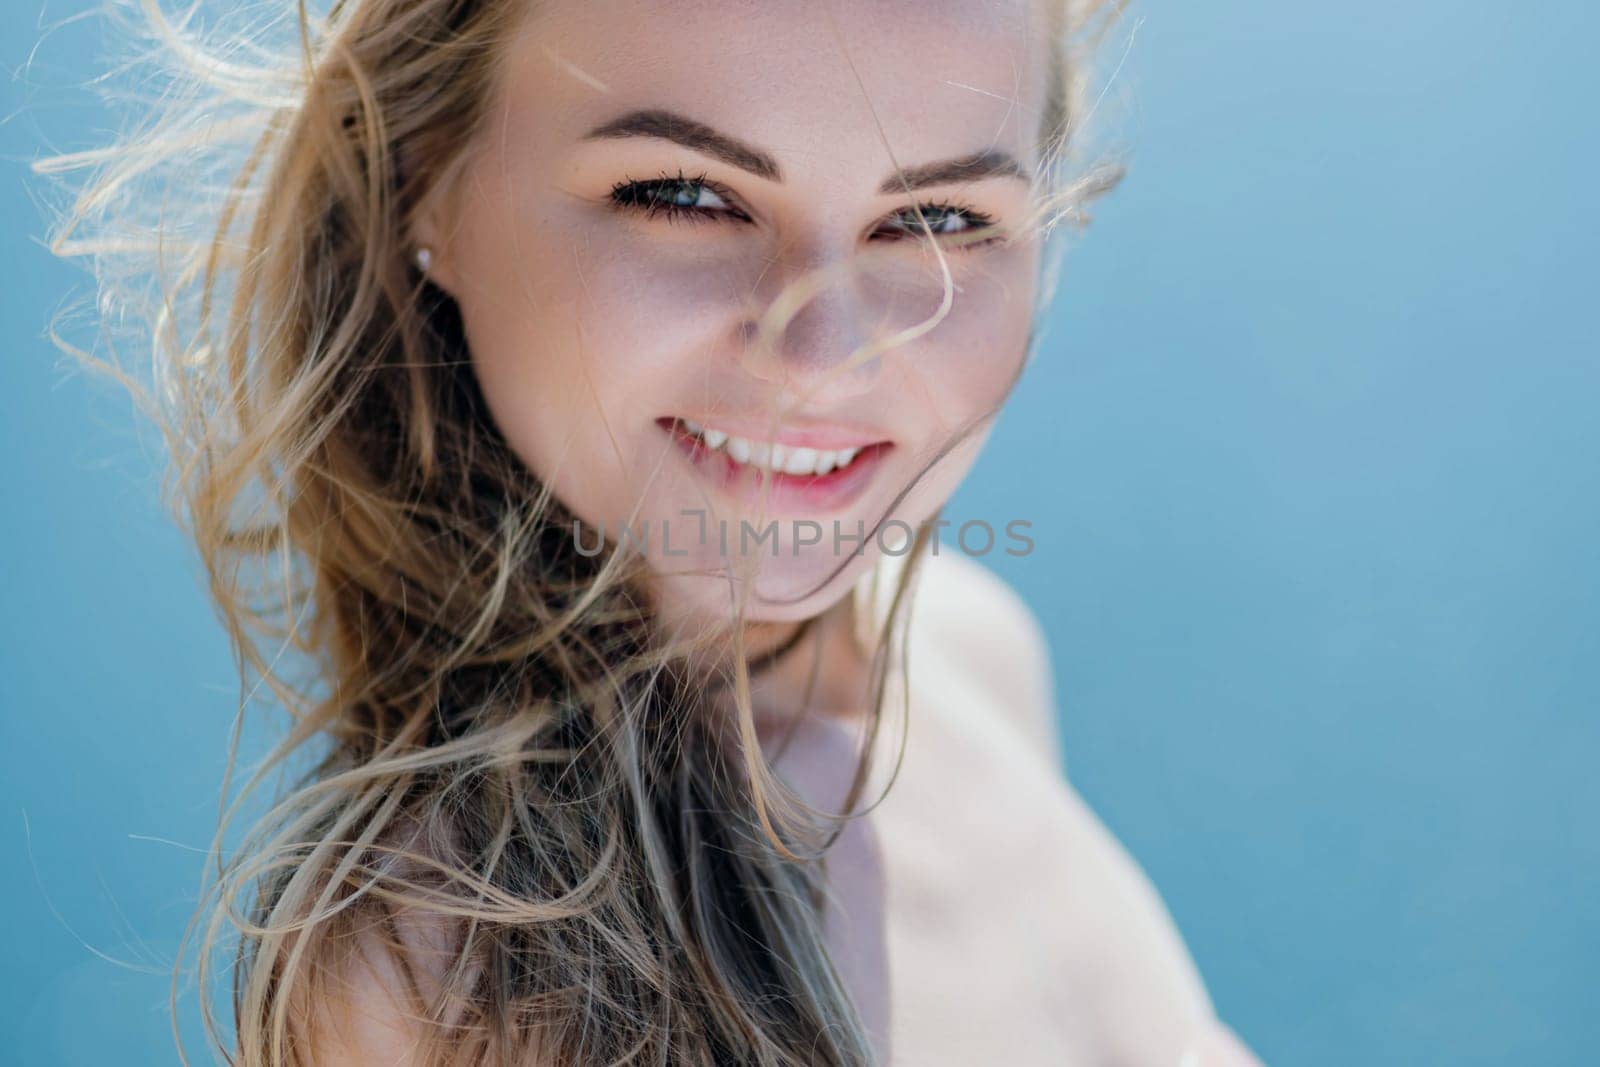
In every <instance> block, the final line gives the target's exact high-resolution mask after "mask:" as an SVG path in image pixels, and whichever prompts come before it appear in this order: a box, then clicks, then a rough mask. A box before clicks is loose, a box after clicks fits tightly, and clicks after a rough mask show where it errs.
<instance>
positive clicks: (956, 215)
mask: <svg viewBox="0 0 1600 1067" xmlns="http://www.w3.org/2000/svg"><path fill="white" fill-rule="evenodd" d="M917 211H921V212H922V219H923V221H925V222H926V223H927V230H924V229H923V221H919V220H918V219H917ZM895 221H896V223H897V224H896V225H895V226H892V227H890V228H891V229H893V230H895V231H897V232H898V233H900V234H901V235H904V236H908V237H922V236H925V235H926V233H927V232H928V231H932V233H933V235H934V236H935V237H956V238H959V240H958V241H956V242H954V243H956V244H957V245H959V246H960V247H964V248H970V247H973V246H975V245H984V244H988V243H989V242H990V241H993V240H995V239H996V238H997V236H998V235H993V236H991V235H990V234H989V233H988V231H990V230H992V229H993V228H994V220H993V219H992V218H990V217H989V216H988V215H985V214H984V213H983V212H981V211H976V210H974V209H972V208H968V207H962V206H960V205H957V204H943V203H941V204H922V205H920V206H919V207H918V208H917V209H916V210H913V209H911V208H907V209H906V210H904V211H902V212H899V213H898V214H896V215H895Z"/></svg>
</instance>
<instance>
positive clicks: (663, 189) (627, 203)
mask: <svg viewBox="0 0 1600 1067" xmlns="http://www.w3.org/2000/svg"><path fill="white" fill-rule="evenodd" d="M611 200H612V202H613V203H614V204H616V205H617V207H619V208H621V209H622V210H625V211H642V212H644V213H645V214H646V215H647V216H650V217H655V216H657V215H662V216H665V217H666V218H667V219H669V220H674V221H676V220H680V219H687V220H690V221H701V222H710V221H714V220H715V219H716V218H718V217H722V218H735V219H743V218H747V216H746V215H745V214H744V213H743V212H742V211H740V210H739V209H738V208H735V207H734V206H733V205H732V204H730V203H729V202H728V200H727V198H726V197H725V196H723V195H722V193H721V192H720V191H719V190H718V189H717V187H716V186H714V185H712V184H711V183H710V182H708V181H707V180H706V178H705V175H700V176H699V177H693V178H691V177H688V176H686V175H684V174H683V173H682V172H679V173H678V174H677V175H676V176H672V175H665V174H664V175H662V176H661V177H660V178H651V179H648V180H645V181H635V180H631V179H630V180H628V181H622V182H618V183H617V184H616V185H614V186H612V189H611Z"/></svg>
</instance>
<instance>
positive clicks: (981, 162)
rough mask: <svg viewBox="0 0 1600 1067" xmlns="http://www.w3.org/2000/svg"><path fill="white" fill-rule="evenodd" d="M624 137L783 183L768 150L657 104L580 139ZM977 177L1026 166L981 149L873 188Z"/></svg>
mask: <svg viewBox="0 0 1600 1067" xmlns="http://www.w3.org/2000/svg"><path fill="white" fill-rule="evenodd" d="M624 137H656V138H660V139H661V140H664V141H672V142H674V143H676V144H681V145H683V146H684V147H685V148H690V149H693V150H694V151H696V152H700V153H702V154H703V155H708V156H711V157H713V158H716V159H720V160H722V161H723V162H724V163H726V164H728V165H729V166H731V167H738V168H739V169H740V170H743V171H747V172H749V173H751V174H754V175H755V176H756V177H758V178H764V179H766V180H767V181H771V182H781V181H783V168H781V167H780V166H778V161H777V160H775V159H773V158H772V156H771V155H770V154H768V153H766V152H763V151H762V150H761V149H759V148H756V147H755V146H754V145H751V144H747V143H746V142H744V141H741V140H739V139H738V138H737V137H732V136H730V135H728V134H725V133H722V132H721V131H719V130H716V129H713V128H712V127H710V126H707V125H706V124H705V123H703V122H698V121H696V120H695V119H692V118H689V117H688V116H687V115H680V114H678V113H677V112H675V111H663V110H661V109H659V108H651V109H646V110H642V111H630V112H628V113H627V114H625V115H619V116H618V117H617V118H614V119H611V120H610V121H609V122H605V123H603V124H601V125H599V126H596V127H595V128H594V129H592V130H590V131H589V132H588V133H586V134H584V135H583V137H582V138H580V139H581V140H584V141H598V140H608V139H614V138H624ZM982 178H1017V179H1020V180H1022V181H1030V180H1031V178H1030V177H1029V174H1028V172H1027V170H1026V169H1025V168H1024V167H1023V166H1022V164H1021V163H1019V162H1017V159H1016V157H1015V156H1013V155H1011V153H1009V152H1003V151H1000V150H998V149H987V150H985V151H982V152H977V153H974V154H973V155H970V156H962V157H958V158H956V159H946V160H941V161H939V162H937V163H924V164H922V165H921V166H918V167H910V168H907V169H906V171H905V173H904V175H903V176H902V175H899V174H891V175H890V176H889V177H887V178H885V179H884V181H883V184H881V185H879V186H878V192H879V193H880V194H884V195H888V194H891V193H897V192H900V191H901V190H902V189H907V188H909V189H921V188H923V187H924V186H929V185H942V184H944V183H946V182H958V181H966V182H970V181H978V180H979V179H982ZM902 182H903V184H902Z"/></svg>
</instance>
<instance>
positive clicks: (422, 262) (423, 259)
mask: <svg viewBox="0 0 1600 1067" xmlns="http://www.w3.org/2000/svg"><path fill="white" fill-rule="evenodd" d="M416 258H417V267H418V269H420V270H424V271H425V270H427V269H428V268H429V267H431V266H433V249H431V248H429V247H428V246H427V245H423V246H422V247H421V248H418V249H417V256H416Z"/></svg>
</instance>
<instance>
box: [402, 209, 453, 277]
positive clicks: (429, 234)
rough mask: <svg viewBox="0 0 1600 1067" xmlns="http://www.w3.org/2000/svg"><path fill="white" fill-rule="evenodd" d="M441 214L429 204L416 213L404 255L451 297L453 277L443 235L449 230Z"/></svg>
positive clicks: (448, 251) (448, 252)
mask: <svg viewBox="0 0 1600 1067" xmlns="http://www.w3.org/2000/svg"><path fill="white" fill-rule="evenodd" d="M441 215H442V213H441V212H440V211H439V209H438V208H437V207H431V206H429V207H425V209H424V210H423V211H421V212H419V213H418V215H417V217H416V219H415V220H414V221H413V222H412V224H411V233H410V240H409V241H408V242H407V254H408V255H409V256H410V257H411V263H412V266H414V267H415V268H416V269H417V270H419V271H421V272H422V273H423V274H424V275H426V276H427V278H428V280H429V281H430V282H432V283H433V284H434V285H437V286H438V287H439V288H441V289H443V290H444V291H445V292H447V293H449V294H451V295H452V296H454V295H455V284H456V278H455V272H454V270H453V269H452V264H451V260H450V250H449V247H448V245H447V244H446V241H445V236H444V235H445V234H447V233H449V232H450V231H449V228H448V227H447V226H446V225H444V220H443V218H442V217H441Z"/></svg>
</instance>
